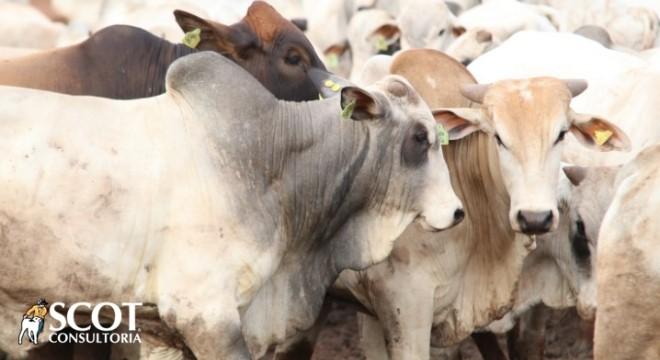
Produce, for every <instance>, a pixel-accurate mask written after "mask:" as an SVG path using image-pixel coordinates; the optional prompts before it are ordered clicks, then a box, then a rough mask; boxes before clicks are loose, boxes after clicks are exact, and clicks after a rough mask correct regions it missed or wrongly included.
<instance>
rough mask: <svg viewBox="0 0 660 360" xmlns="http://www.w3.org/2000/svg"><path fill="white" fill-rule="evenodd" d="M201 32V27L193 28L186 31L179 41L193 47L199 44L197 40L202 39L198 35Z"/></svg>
mask: <svg viewBox="0 0 660 360" xmlns="http://www.w3.org/2000/svg"><path fill="white" fill-rule="evenodd" d="M201 34H202V29H199V28H197V29H195V30H192V31H188V32H187V33H186V34H185V35H184V36H183V39H182V40H181V42H182V43H183V44H184V45H186V46H187V47H189V48H191V49H194V48H196V47H197V45H199V42H200V41H201V40H202V39H201V37H200V35H201Z"/></svg>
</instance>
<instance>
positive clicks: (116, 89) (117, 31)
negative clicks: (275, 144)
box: [0, 1, 325, 101]
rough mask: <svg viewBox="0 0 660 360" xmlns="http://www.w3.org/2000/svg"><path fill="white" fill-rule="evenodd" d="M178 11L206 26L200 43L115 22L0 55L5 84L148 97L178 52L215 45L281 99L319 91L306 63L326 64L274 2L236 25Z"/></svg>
mask: <svg viewBox="0 0 660 360" xmlns="http://www.w3.org/2000/svg"><path fill="white" fill-rule="evenodd" d="M174 15H175V17H176V20H177V22H178V23H179V25H180V26H181V28H182V29H183V30H184V31H186V32H187V31H191V30H193V29H196V28H198V29H200V30H201V34H200V42H199V44H198V45H197V47H196V49H191V48H189V47H187V46H185V45H182V44H172V43H170V42H168V41H166V40H163V39H160V38H158V37H156V36H154V35H153V34H151V33H149V32H147V31H144V30H142V29H139V28H135V27H132V26H126V25H114V26H109V27H107V28H105V29H103V30H101V31H99V32H97V33H96V34H94V35H92V36H91V37H90V38H89V39H87V40H85V41H84V42H82V43H80V44H77V45H74V46H70V47H65V48H61V49H55V50H52V51H47V52H42V53H39V54H35V55H30V56H26V57H22V58H16V59H7V60H3V61H0V84H2V85H12V86H20V87H29V88H35V89H42V90H49V91H55V92H61V93H65V94H71V95H94V96H101V97H108V98H115V99H134V98H142V97H149V96H154V95H158V94H162V93H163V92H165V73H166V71H167V68H168V67H169V65H170V64H171V63H172V62H174V60H176V59H178V58H180V57H182V56H185V55H188V54H190V53H193V52H195V51H196V50H211V51H215V52H218V53H220V54H222V55H224V56H226V57H228V58H230V59H232V60H233V61H234V62H236V63H237V64H239V65H241V66H242V67H243V68H245V69H246V70H248V71H249V72H250V73H251V74H252V75H253V76H255V77H256V78H257V79H258V80H259V81H260V82H261V83H262V84H263V85H264V86H265V87H266V88H267V89H268V90H270V92H272V93H273V94H274V95H275V96H276V97H277V98H279V99H283V100H293V101H303V100H313V99H317V98H318V91H317V90H316V87H315V86H314V84H313V83H312V81H311V80H310V79H309V77H308V70H310V69H312V68H316V69H323V70H325V67H324V66H323V63H322V62H321V60H320V59H319V57H318V56H317V55H316V53H315V52H314V49H313V47H312V44H311V43H310V42H309V40H307V38H306V37H305V35H304V34H303V33H302V31H300V29H298V28H297V27H296V26H295V25H294V24H292V23H291V22H290V21H288V20H286V19H284V18H283V17H282V16H281V15H280V14H279V13H278V12H277V11H276V10H275V9H274V8H273V7H271V6H270V5H268V4H266V3H264V2H261V1H256V2H254V3H253V4H252V5H251V6H250V8H249V9H248V11H247V15H246V16H245V17H244V18H243V19H242V20H241V21H240V22H238V23H236V24H233V25H231V26H226V25H223V24H219V23H215V22H212V21H209V20H205V19H202V18H199V17H197V16H195V15H192V14H189V13H186V12H184V11H181V10H177V11H175V12H174Z"/></svg>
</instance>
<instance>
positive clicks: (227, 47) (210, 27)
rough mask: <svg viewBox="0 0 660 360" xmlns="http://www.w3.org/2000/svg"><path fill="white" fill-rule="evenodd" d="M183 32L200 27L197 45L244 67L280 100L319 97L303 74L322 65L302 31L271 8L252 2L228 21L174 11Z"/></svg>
mask: <svg viewBox="0 0 660 360" xmlns="http://www.w3.org/2000/svg"><path fill="white" fill-rule="evenodd" d="M174 16H175V17H176V21H177V23H179V26H180V27H181V29H183V31H184V32H189V31H193V30H195V29H200V30H201V33H200V42H199V44H198V45H197V47H196V48H197V49H199V50H211V51H215V52H218V53H220V54H222V55H224V56H226V57H228V58H230V59H232V60H233V61H234V62H236V63H237V64H239V65H241V66H242V67H243V68H244V69H246V70H247V71H249V72H250V73H251V74H252V75H253V76H254V77H256V78H257V79H258V80H259V82H261V83H262V84H263V85H264V86H265V87H266V88H267V89H268V90H269V91H270V92H271V93H273V95H275V96H276V97H277V98H279V99H282V100H292V101H304V100H314V99H317V98H318V93H317V92H316V90H315V87H314V85H313V83H312V82H311V80H310V79H309V77H308V71H309V70H310V69H312V68H318V69H325V67H324V66H323V63H322V62H321V60H320V59H319V57H318V56H317V55H316V52H315V51H314V48H313V47H312V44H311V43H310V42H309V40H308V39H307V38H306V37H305V35H304V34H303V32H302V31H300V29H299V28H298V27H296V25H294V24H293V23H291V22H290V21H288V20H286V19H284V18H283V17H282V16H281V15H280V14H279V13H278V12H277V11H276V10H275V9H273V7H271V6H270V5H268V4H266V3H264V2H261V1H255V2H254V3H253V4H252V5H251V6H250V8H249V9H248V11H247V15H246V16H245V17H244V18H243V19H242V20H241V21H240V22H238V23H236V24H233V25H230V26H227V25H223V24H219V23H216V22H213V21H210V20H206V19H202V18H200V17H197V16H195V15H193V14H190V13H187V12H185V11H181V10H176V11H175V12H174Z"/></svg>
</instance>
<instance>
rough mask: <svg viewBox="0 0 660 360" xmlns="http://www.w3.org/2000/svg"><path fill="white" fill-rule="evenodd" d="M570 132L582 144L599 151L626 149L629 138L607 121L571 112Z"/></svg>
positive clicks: (628, 146) (628, 145)
mask: <svg viewBox="0 0 660 360" xmlns="http://www.w3.org/2000/svg"><path fill="white" fill-rule="evenodd" d="M571 117H572V119H571V121H572V124H571V133H573V135H574V136H575V137H576V138H577V139H578V140H579V141H580V142H581V143H582V145H584V146H586V147H588V148H591V149H594V150H599V151H612V150H619V151H628V150H630V139H629V138H628V136H627V135H626V134H625V133H624V132H623V130H621V129H619V128H618V127H617V126H616V125H614V124H612V123H610V122H609V121H606V120H603V119H599V118H597V117H593V116H591V115H585V114H575V113H572V114H571Z"/></svg>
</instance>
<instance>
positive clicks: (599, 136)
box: [594, 130, 613, 146]
mask: <svg viewBox="0 0 660 360" xmlns="http://www.w3.org/2000/svg"><path fill="white" fill-rule="evenodd" d="M612 135H613V133H612V132H611V131H610V130H596V131H594V136H595V137H596V144H598V146H603V144H605V143H606V142H607V140H609V139H610V138H611V137H612Z"/></svg>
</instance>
